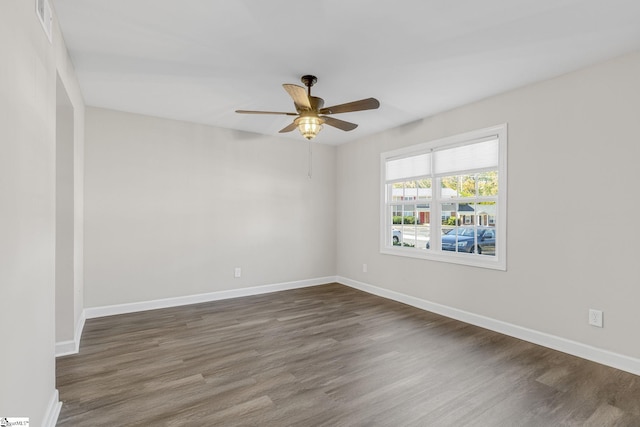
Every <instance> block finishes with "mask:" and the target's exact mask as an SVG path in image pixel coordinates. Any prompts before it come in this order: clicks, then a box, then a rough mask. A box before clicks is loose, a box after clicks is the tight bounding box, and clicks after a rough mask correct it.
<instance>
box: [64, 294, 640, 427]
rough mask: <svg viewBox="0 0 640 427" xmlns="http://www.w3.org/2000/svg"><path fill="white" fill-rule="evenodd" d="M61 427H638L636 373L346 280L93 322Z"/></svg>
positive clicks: (74, 362)
mask: <svg viewBox="0 0 640 427" xmlns="http://www.w3.org/2000/svg"><path fill="white" fill-rule="evenodd" d="M57 387H58V390H59V392H60V399H61V400H62V402H63V406H62V411H61V413H60V417H59V420H58V424H57V425H58V426H61V427H62V426H65V427H66V426H74V427H82V426H90V427H94V426H110V427H113V426H172V427H174V426H393V427H396V426H614V425H615V426H640V377H638V376H635V375H632V374H629V373H626V372H623V371H619V370H616V369H613V368H609V367H606V366H602V365H599V364H596V363H593V362H589V361H586V360H583V359H579V358H576V357H573V356H569V355H567V354H564V353H560V352H557V351H554V350H550V349H547V348H544V347H540V346H536V345H533V344H530V343H527V342H524V341H521V340H518V339H515V338H511V337H507V336H504V335H500V334H497V333H494V332H491V331H488V330H485V329H482V328H479V327H475V326H471V325H468V324H465V323H462V322H458V321H455V320H451V319H448V318H445V317H442V316H439V315H436V314H433V313H429V312H425V311H422V310H419V309H416V308H413V307H409V306H406V305H403V304H400V303H396V302H393V301H389V300H386V299H383V298H379V297H376V296H373V295H369V294H366V293H363V292H360V291H357V290H354V289H351V288H348V287H345V286H342V285H339V284H328V285H323V286H316V287H311V288H305V289H297V290H292V291H285V292H278V293H272V294H266V295H259V296H252V297H246V298H238V299H231V300H225V301H218V302H212V303H205V304H197V305H190V306H184V307H177V308H169V309H162V310H153V311H147V312H142V313H134V314H125V315H119V316H111V317H105V318H99V319H91V320H88V321H87V322H86V325H85V328H84V333H83V336H82V341H81V346H80V353H79V354H77V355H73V356H66V357H61V358H58V360H57Z"/></svg>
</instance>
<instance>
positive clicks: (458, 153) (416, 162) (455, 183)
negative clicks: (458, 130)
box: [381, 125, 507, 269]
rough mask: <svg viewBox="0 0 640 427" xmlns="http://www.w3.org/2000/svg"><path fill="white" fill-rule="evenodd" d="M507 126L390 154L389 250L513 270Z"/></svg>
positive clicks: (385, 207) (385, 217)
mask: <svg viewBox="0 0 640 427" xmlns="http://www.w3.org/2000/svg"><path fill="white" fill-rule="evenodd" d="M506 142H507V132H506V125H501V126H496V127H492V128H489V129H483V130H479V131H474V132H470V133H466V134H463V135H457V136H454V137H450V138H445V139H441V140H437V141H432V142H430V143H426V144H420V145H416V146H412V147H407V148H404V149H400V150H396V151H393V152H388V153H383V155H382V162H381V166H382V177H383V183H382V187H383V188H382V191H383V203H382V214H381V225H382V236H381V252H383V253H389V254H393V255H401V256H411V257H419V258H426V259H436V260H442V261H448V262H455V263H461V264H469V265H476V266H481V267H489V268H497V269H506V262H505V258H506V255H505V254H506V239H505V230H506V227H505V224H506Z"/></svg>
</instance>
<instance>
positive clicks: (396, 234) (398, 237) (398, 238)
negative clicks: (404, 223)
mask: <svg viewBox="0 0 640 427" xmlns="http://www.w3.org/2000/svg"><path fill="white" fill-rule="evenodd" d="M401 240H402V231H400V230H396V229H394V230H393V244H394V245H399V244H400V241H401Z"/></svg>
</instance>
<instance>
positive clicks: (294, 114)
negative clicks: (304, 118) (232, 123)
mask: <svg viewBox="0 0 640 427" xmlns="http://www.w3.org/2000/svg"><path fill="white" fill-rule="evenodd" d="M236 113H240V114H283V115H285V116H297V115H298V113H283V112H282V111H252V110H236Z"/></svg>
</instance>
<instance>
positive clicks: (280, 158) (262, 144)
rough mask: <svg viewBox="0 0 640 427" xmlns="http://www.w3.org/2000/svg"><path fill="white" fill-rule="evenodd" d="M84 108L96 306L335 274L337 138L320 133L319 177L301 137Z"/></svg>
mask: <svg viewBox="0 0 640 427" xmlns="http://www.w3.org/2000/svg"><path fill="white" fill-rule="evenodd" d="M86 119H87V120H86V132H87V135H86V139H87V144H86V158H85V159H86V178H85V186H86V196H85V206H86V210H85V218H86V222H85V224H86V229H85V237H86V239H85V260H86V262H85V283H86V285H85V305H86V307H88V308H91V307H101V306H109V305H117V304H125V303H135V302H142V301H150V300H157V299H164V298H175V297H181V296H188V295H196V294H202V293H209V292H215V291H224V290H231V289H238V288H243V287H250V286H258V285H268V284H278V283H285V282H291V281H298V280H306V279H311V278H320V277H326V276H333V275H335V222H336V212H335V209H334V208H335V152H336V149H335V147H332V146H326V145H320V144H315V146H314V150H313V177H312V179H309V178H308V176H307V171H308V163H307V160H308V146H307V143H306V141H304V140H302V139H301V140H300V141H293V140H289V139H279V138H271V137H265V136H260V135H256V134H251V133H242V132H236V131H231V130H225V129H218V128H213V127H208V126H202V125H196V124H192V123H185V122H179V121H172V120H166V119H160V118H153V117H147V116H141V115H135V114H129V113H123V112H116V111H111V110H104V109H96V108H88V109H87V117H86ZM235 267H241V268H242V277H241V278H234V268H235Z"/></svg>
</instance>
